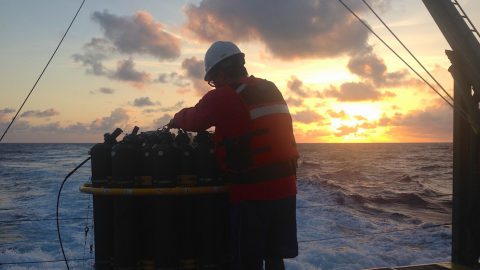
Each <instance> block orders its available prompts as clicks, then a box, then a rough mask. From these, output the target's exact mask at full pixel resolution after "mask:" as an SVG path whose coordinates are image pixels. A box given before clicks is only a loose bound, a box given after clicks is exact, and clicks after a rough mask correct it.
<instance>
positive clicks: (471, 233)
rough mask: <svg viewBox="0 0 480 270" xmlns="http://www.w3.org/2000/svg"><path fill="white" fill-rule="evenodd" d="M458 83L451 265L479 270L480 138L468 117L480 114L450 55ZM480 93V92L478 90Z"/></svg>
mask: <svg viewBox="0 0 480 270" xmlns="http://www.w3.org/2000/svg"><path fill="white" fill-rule="evenodd" d="M447 55H448V56H449V58H450V60H451V62H452V67H450V72H451V73H452V75H453V78H454V80H455V86H454V96H455V101H454V120H453V205H452V207H453V209H452V221H453V222H452V223H453V224H452V262H453V263H456V264H460V265H464V266H469V267H472V268H474V269H478V267H479V266H480V264H479V259H480V258H479V257H480V174H479V171H480V135H479V134H477V133H476V131H475V130H474V129H473V128H472V125H471V123H470V121H472V120H470V121H469V120H468V119H467V116H466V114H469V113H467V112H472V113H474V114H477V115H478V114H479V113H480V112H479V110H478V100H477V101H476V98H474V97H473V96H472V94H471V93H472V87H473V86H472V84H471V82H470V80H469V79H468V78H467V77H466V76H465V75H464V72H463V70H462V63H461V61H460V60H459V59H458V58H457V57H456V54H455V53H454V52H453V51H447ZM477 90H478V89H477Z"/></svg>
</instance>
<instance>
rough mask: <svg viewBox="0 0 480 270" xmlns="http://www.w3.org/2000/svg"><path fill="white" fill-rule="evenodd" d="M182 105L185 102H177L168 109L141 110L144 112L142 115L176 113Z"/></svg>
mask: <svg viewBox="0 0 480 270" xmlns="http://www.w3.org/2000/svg"><path fill="white" fill-rule="evenodd" d="M184 103H185V101H179V102H177V103H175V104H173V105H172V106H170V107H162V108H158V109H152V108H149V109H145V110H143V112H144V113H154V112H177V111H178V110H180V109H181V108H183V104H184Z"/></svg>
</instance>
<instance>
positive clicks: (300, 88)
mask: <svg viewBox="0 0 480 270" xmlns="http://www.w3.org/2000/svg"><path fill="white" fill-rule="evenodd" d="M287 87H288V89H289V90H290V92H291V93H293V94H294V95H295V96H297V97H300V98H321V97H323V95H322V93H320V92H318V91H315V90H313V89H311V88H309V87H307V86H305V85H304V84H303V81H301V80H300V79H298V78H297V77H296V76H291V77H290V80H289V81H288V82H287Z"/></svg>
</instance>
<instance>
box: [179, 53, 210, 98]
mask: <svg viewBox="0 0 480 270" xmlns="http://www.w3.org/2000/svg"><path fill="white" fill-rule="evenodd" d="M182 70H183V72H184V73H185V77H186V78H188V79H189V80H190V82H191V83H192V85H193V88H194V90H195V91H196V92H197V94H199V95H203V94H205V92H206V91H207V90H208V87H207V85H206V83H205V81H204V80H203V75H204V74H205V71H204V64H203V60H198V59H197V58H196V57H191V58H186V59H184V60H183V62H182Z"/></svg>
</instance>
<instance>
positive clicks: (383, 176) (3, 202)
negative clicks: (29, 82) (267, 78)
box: [0, 143, 452, 270]
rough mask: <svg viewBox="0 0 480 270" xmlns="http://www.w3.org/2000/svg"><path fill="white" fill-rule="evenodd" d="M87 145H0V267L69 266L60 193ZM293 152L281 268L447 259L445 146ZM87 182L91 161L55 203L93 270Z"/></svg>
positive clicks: (75, 255) (77, 265)
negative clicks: (293, 253) (294, 171)
mask: <svg viewBox="0 0 480 270" xmlns="http://www.w3.org/2000/svg"><path fill="white" fill-rule="evenodd" d="M91 146H92V144H0V269H2V270H3V269H65V263H64V262H63V261H62V259H63V257H62V254H61V250H60V246H59V243H58V239H57V232H56V223H55V207H56V196H57V193H58V189H59V187H60V184H61V182H62V180H63V179H64V178H65V176H66V174H67V173H69V172H70V171H71V170H72V169H73V168H75V166H77V165H78V164H79V163H80V162H82V161H83V160H84V159H85V158H86V157H88V150H89V149H90V147H91ZM299 150H300V153H301V159H300V160H299V170H298V196H297V223H298V241H299V256H298V257H297V258H295V259H291V260H286V266H287V269H291V270H297V269H298V270H300V269H365V268H372V267H384V266H400V265H411V264H423V263H431V262H441V261H442V262H443V261H449V260H450V252H451V225H450V224H451V206H452V201H451V199H452V196H451V193H452V144H451V143H426V144H404V143H392V144H299ZM89 177H90V165H89V163H87V164H85V166H83V167H82V168H80V169H79V170H78V171H77V172H76V173H75V174H74V175H72V177H70V179H69V180H68V181H67V183H66V184H65V186H64V189H63V191H62V196H61V200H60V218H61V221H60V225H61V232H62V239H63V244H64V247H65V251H66V254H67V258H69V259H72V261H70V262H69V265H70V268H71V269H93V260H92V259H90V258H92V257H93V256H94V251H93V249H94V246H93V243H94V241H93V221H92V215H93V214H92V201H91V198H90V196H89V195H86V194H83V193H80V192H79V190H78V189H79V186H80V185H82V184H83V183H84V182H86V181H88V179H89ZM42 261H43V263H40V262H42ZM45 261H48V262H45Z"/></svg>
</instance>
